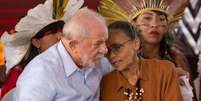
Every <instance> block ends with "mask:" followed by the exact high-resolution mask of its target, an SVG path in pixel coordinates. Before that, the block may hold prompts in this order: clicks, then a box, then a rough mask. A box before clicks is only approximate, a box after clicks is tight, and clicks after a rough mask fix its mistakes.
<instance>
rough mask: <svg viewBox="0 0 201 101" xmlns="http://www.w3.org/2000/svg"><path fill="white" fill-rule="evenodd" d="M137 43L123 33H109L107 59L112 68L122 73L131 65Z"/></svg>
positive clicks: (135, 53) (135, 55)
mask: <svg viewBox="0 0 201 101" xmlns="http://www.w3.org/2000/svg"><path fill="white" fill-rule="evenodd" d="M137 42H138V43H139V40H138V41H136V40H135V41H131V40H130V39H129V38H128V37H127V36H126V35H125V34H124V33H123V32H109V39H108V41H107V46H108V54H107V57H108V59H109V61H110V62H111V64H112V65H113V67H114V68H116V69H117V70H118V71H122V70H124V69H126V68H127V67H129V66H130V65H131V64H133V62H134V61H135V58H136V57H137V52H136V51H137V50H138V49H139V44H138V45H137V44H136V43H137ZM136 47H137V48H136ZM136 49H137V50H136Z"/></svg>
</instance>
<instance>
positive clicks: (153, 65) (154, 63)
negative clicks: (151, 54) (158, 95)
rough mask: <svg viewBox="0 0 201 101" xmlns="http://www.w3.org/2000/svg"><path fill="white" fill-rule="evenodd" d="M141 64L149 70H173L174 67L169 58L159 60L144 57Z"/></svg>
mask: <svg viewBox="0 0 201 101" xmlns="http://www.w3.org/2000/svg"><path fill="white" fill-rule="evenodd" d="M143 63H144V64H143V65H144V66H146V69H149V70H150V71H158V72H159V71H166V72H167V71H173V70H174V68H175V65H174V63H172V62H171V61H169V60H159V59H144V60H143Z"/></svg>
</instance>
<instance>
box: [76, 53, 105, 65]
mask: <svg viewBox="0 0 201 101" xmlns="http://www.w3.org/2000/svg"><path fill="white" fill-rule="evenodd" d="M80 53H81V54H80V59H81V62H82V65H83V66H86V67H89V68H94V67H95V66H96V65H97V64H99V62H100V59H101V58H102V57H104V55H102V54H98V55H97V56H96V57H95V59H93V58H91V57H90V56H89V55H87V54H86V53H84V52H81V51H80Z"/></svg>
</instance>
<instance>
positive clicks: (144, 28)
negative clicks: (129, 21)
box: [134, 11, 168, 45]
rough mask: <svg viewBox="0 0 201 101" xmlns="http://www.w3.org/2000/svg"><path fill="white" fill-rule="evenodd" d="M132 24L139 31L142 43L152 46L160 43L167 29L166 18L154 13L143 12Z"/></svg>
mask: <svg viewBox="0 0 201 101" xmlns="http://www.w3.org/2000/svg"><path fill="white" fill-rule="evenodd" d="M134 24H135V25H136V26H137V27H138V28H139V29H140V31H141V36H142V38H143V39H144V42H145V43H148V44H154V45H158V44H159V43H160V42H161V40H162V39H163V37H164V34H165V33H166V31H167V29H168V22H167V18H166V16H165V15H164V14H162V13H157V12H154V11H146V12H143V13H142V14H141V15H139V16H138V18H137V19H136V21H134Z"/></svg>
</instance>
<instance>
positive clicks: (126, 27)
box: [108, 21, 139, 40]
mask: <svg viewBox="0 0 201 101" xmlns="http://www.w3.org/2000/svg"><path fill="white" fill-rule="evenodd" d="M108 29H109V31H115V30H119V31H123V32H124V33H125V34H126V35H127V36H128V37H129V38H130V39H131V40H134V39H135V38H136V37H138V33H139V31H138V29H137V28H135V27H134V26H133V25H132V24H131V23H129V22H126V21H116V22H113V23H111V24H110V25H109V26H108Z"/></svg>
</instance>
